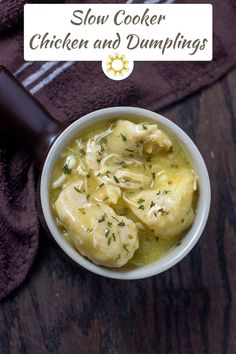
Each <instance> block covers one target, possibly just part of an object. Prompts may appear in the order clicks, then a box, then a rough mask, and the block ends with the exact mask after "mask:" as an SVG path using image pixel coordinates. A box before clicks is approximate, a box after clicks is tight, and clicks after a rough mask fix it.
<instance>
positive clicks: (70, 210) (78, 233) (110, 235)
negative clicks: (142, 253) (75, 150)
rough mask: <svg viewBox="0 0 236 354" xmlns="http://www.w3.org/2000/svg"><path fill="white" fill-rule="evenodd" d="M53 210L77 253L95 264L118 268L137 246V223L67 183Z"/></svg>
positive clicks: (129, 257)
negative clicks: (117, 213)
mask: <svg viewBox="0 0 236 354" xmlns="http://www.w3.org/2000/svg"><path fill="white" fill-rule="evenodd" d="M55 209H56V212H57V214H58V216H59V218H60V220H61V222H62V223H63V225H64V227H65V228H66V230H67V232H68V233H69V235H70V237H71V239H72V240H73V242H74V244H75V247H76V248H77V249H78V250H79V252H80V253H81V254H82V255H84V256H86V257H87V258H89V259H90V260H91V261H93V262H94V263H96V264H98V265H103V266H106V267H122V266H123V265H124V264H126V263H127V262H128V261H129V259H131V258H132V257H133V255H134V252H135V251H136V249H137V248H138V247H139V241H138V230H137V226H136V225H135V223H134V222H133V221H132V220H129V219H127V218H126V217H124V216H122V217H121V216H118V215H116V213H115V212H114V210H113V209H112V208H110V207H109V206H107V205H106V204H104V203H101V202H100V203H99V202H96V201H95V200H94V199H93V198H92V197H89V196H88V195H86V194H82V193H79V192H77V191H76V190H75V188H74V186H73V185H68V186H67V187H65V189H64V190H63V191H62V192H61V193H60V195H59V197H58V199H57V200H56V203H55Z"/></svg>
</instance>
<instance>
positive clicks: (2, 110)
mask: <svg viewBox="0 0 236 354" xmlns="http://www.w3.org/2000/svg"><path fill="white" fill-rule="evenodd" d="M0 122H1V123H2V125H3V126H4V128H5V129H7V131H8V132H10V133H13V134H16V135H17V136H18V137H19V138H21V139H23V140H24V141H25V142H27V143H28V144H30V146H31V147H32V149H33V151H34V154H35V157H36V159H37V161H38V162H39V163H42V162H43V161H44V159H45V157H46V154H47V151H48V149H49V147H50V146H51V145H52V143H53V141H54V140H55V139H56V138H57V136H58V135H59V134H60V133H61V132H62V131H63V130H64V129H65V127H66V126H65V125H64V124H61V123H58V122H57V121H56V120H55V119H54V118H53V117H52V116H51V115H50V114H49V112H47V110H46V109H45V108H44V107H43V106H42V105H41V104H40V103H39V102H38V101H37V100H36V99H35V98H34V97H33V96H32V95H31V94H30V93H29V92H28V91H27V90H26V89H25V88H24V86H23V85H22V84H21V83H20V82H19V81H17V80H16V79H15V77H14V76H13V75H12V74H11V73H10V72H9V71H8V70H7V69H6V68H5V67H3V66H0Z"/></svg>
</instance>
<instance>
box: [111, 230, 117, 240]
mask: <svg viewBox="0 0 236 354" xmlns="http://www.w3.org/2000/svg"><path fill="white" fill-rule="evenodd" d="M112 237H113V240H114V241H116V235H115V234H114V232H113V234H112Z"/></svg>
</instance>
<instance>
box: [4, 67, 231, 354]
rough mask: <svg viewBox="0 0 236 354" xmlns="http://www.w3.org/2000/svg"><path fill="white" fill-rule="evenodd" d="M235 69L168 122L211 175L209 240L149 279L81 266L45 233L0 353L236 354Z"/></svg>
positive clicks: (12, 307)
mask: <svg viewBox="0 0 236 354" xmlns="http://www.w3.org/2000/svg"><path fill="white" fill-rule="evenodd" d="M235 93H236V70H234V71H232V72H231V73H230V74H229V75H227V76H226V77H225V78H223V79H222V80H221V81H219V82H218V83H216V84H215V85H214V86H212V87H210V88H208V89H205V90H204V91H202V92H201V93H198V94H196V95H194V96H192V97H189V98H188V99H185V100H184V101H182V102H179V103H178V104H175V105H173V106H172V107H169V108H167V109H164V110H163V111H162V112H161V113H163V114H164V115H166V116H167V117H170V118H171V119H172V120H173V121H174V122H177V123H178V124H179V125H180V126H182V127H183V128H184V129H185V131H187V132H188V133H189V135H190V136H191V137H192V138H193V140H194V141H195V142H196V143H197V145H198V146H199V148H200V150H201V152H202V154H203V156H204V158H205V161H206V163H207V165H208V168H209V173H210V178H211V184H212V207H211V212H210V217H209V221H208V224H207V227H206V229H205V231H204V234H203V236H202V238H201V241H200V242H199V243H198V245H197V246H196V247H195V248H194V250H193V251H192V252H191V254H190V255H188V256H187V257H186V258H185V259H184V260H183V261H182V262H181V263H180V264H178V265H177V266H175V267H174V268H173V269H171V270H169V271H167V272H165V273H163V274H161V275H159V276H156V277H153V278H151V279H147V280H140V281H130V282H125V281H114V280H109V279H103V278H101V277H99V276H95V275H93V274H90V273H89V272H87V271H84V270H82V269H77V268H74V267H72V266H71V265H70V264H69V263H67V262H66V261H65V260H63V259H62V258H61V257H59V256H58V254H57V253H56V251H55V248H54V247H53V246H52V245H51V243H50V241H49V240H48V239H47V238H46V237H45V236H44V235H43V234H42V237H41V244H40V250H39V253H38V258H37V259H36V261H35V263H34V267H33V269H32V270H31V272H30V275H29V276H28V278H27V281H26V282H25V283H24V284H23V285H22V286H21V287H20V288H19V289H18V290H17V291H16V292H15V293H14V294H12V295H11V296H10V297H9V298H8V300H6V301H5V302H3V303H2V304H1V306H0V353H1V354H9V353H17V354H20V353H22V354H38V353H39V354H44V353H60V354H78V353H79V354H90V353H91V354H97V353H101V354H126V353H127V354H136V353H140V354H152V353H153V354H154V353H155V354H159V353H160V354H167V353H168V354H207V353H209V354H234V353H236V336H235V332H236V307H235V305H236V298H235V297H236V264H235V257H236V234H235V230H236V219H235V205H236V203H235V199H236V164H235V160H236V118H235V114H236V94H235Z"/></svg>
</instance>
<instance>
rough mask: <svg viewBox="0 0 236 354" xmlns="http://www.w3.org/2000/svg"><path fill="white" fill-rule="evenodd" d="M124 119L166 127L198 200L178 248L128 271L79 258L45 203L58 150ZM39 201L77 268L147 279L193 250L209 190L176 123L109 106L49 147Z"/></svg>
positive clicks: (197, 155) (189, 143) (204, 173)
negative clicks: (195, 183) (187, 164)
mask: <svg viewBox="0 0 236 354" xmlns="http://www.w3.org/2000/svg"><path fill="white" fill-rule="evenodd" d="M127 116H134V117H137V118H139V117H140V118H141V119H142V120H146V119H151V120H153V121H154V122H156V123H160V124H161V125H162V126H164V127H166V128H167V130H168V131H170V132H171V134H173V135H174V136H176V137H177V139H178V141H179V142H180V143H181V145H182V147H183V149H184V150H185V151H186V152H187V153H188V155H189V156H190V158H191V160H192V164H193V168H194V170H195V171H196V173H197V175H198V177H199V198H198V203H197V209H196V216H195V220H194V223H193V225H192V226H191V228H190V229H189V231H188V232H187V233H186V235H185V236H184V237H183V239H182V240H181V243H180V245H178V246H177V247H175V248H173V249H172V250H171V251H170V252H169V253H168V254H166V256H164V257H163V258H161V259H160V260H158V261H156V262H154V263H152V264H149V265H145V266H143V267H140V268H136V269H132V270H117V269H114V268H105V267H102V266H98V265H96V264H94V263H92V262H90V261H89V260H88V259H86V258H85V257H83V256H82V255H80V253H79V252H78V251H76V249H75V248H73V246H71V245H70V244H69V243H68V242H67V241H66V240H65V239H64V238H63V236H62V235H61V233H60V232H59V230H58V228H57V226H56V223H55V220H54V217H53V215H52V212H51V208H50V201H49V188H50V182H51V176H52V171H53V168H54V165H55V162H56V160H57V159H58V157H59V155H60V153H61V151H62V150H63V149H64V148H65V147H66V145H67V144H68V143H69V142H71V140H72V139H73V138H75V137H76V135H77V134H78V133H81V132H82V131H83V130H84V129H86V130H87V129H88V128H90V127H91V129H92V128H93V126H94V125H96V124H98V123H101V122H104V121H107V120H111V119H115V118H127ZM40 198H41V206H42V211H43V214H44V218H45V221H46V223H47V226H48V229H49V231H50V233H51V235H52V237H53V238H54V240H55V241H56V242H57V244H58V245H59V246H60V248H61V249H62V250H63V251H64V252H65V253H66V254H67V256H69V257H70V258H71V259H72V260H73V261H74V262H76V263H77V264H79V265H81V266H82V267H84V268H85V269H87V270H90V271H91V272H93V273H96V274H99V275H102V276H104V277H108V278H114V279H127V280H130V279H142V278H147V277H150V276H153V275H156V274H159V273H161V272H163V271H165V270H167V269H169V268H171V267H173V266H174V265H175V264H176V263H178V262H179V261H180V260H181V259H183V258H184V257H185V256H186V255H187V254H188V253H189V252H190V251H191V249H192V248H193V246H194V245H195V244H196V242H197V241H198V240H199V238H200V236H201V234H202V232H203V229H204V227H205V225H206V222H207V218H208V214H209V208H210V200H211V190H210V181H209V176H208V172H207V168H206V165H205V163H204V160H203V158H202V156H201V154H200V152H199V150H198V149H197V147H196V145H195V144H194V143H193V141H192V140H191V139H190V138H189V137H188V135H187V134H186V133H185V132H184V131H183V130H182V129H180V128H179V127H178V126H177V125H176V124H174V123H172V122H171V121H170V120H168V119H167V118H164V117H163V116H161V115H159V114H157V113H154V112H151V111H148V110H145V109H140V108H135V107H112V108H105V109H101V110H98V111H95V112H93V113H89V114H87V115H86V116H84V117H82V118H80V119H79V120H77V121H75V122H74V123H73V124H71V125H70V126H69V127H68V128H67V129H66V130H65V131H64V132H63V133H62V134H61V135H60V136H59V137H58V138H57V140H56V141H55V143H54V144H53V146H52V147H51V149H50V151H49V153H48V155H47V158H46V161H45V163H44V166H43V171H42V175H41V184H40Z"/></svg>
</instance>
